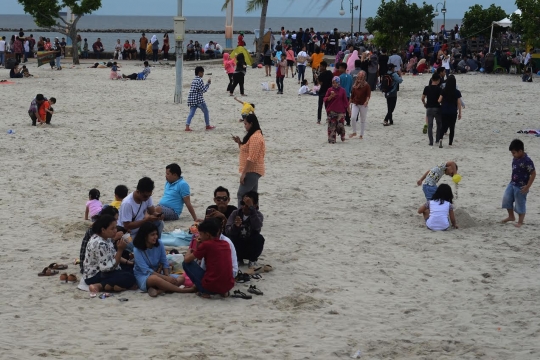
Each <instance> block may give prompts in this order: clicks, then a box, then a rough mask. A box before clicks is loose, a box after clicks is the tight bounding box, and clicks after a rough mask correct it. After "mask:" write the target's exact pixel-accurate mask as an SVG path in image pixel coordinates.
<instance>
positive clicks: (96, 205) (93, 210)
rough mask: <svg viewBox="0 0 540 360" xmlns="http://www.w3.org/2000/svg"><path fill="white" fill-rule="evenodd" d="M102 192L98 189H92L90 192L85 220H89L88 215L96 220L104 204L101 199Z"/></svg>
mask: <svg viewBox="0 0 540 360" xmlns="http://www.w3.org/2000/svg"><path fill="white" fill-rule="evenodd" d="M99 197H100V193H99V190H98V189H91V190H90V191H89V192H88V201H87V202H86V211H85V213H84V220H88V217H90V219H91V220H92V222H94V221H96V218H97V216H98V214H99V212H100V211H101V209H102V208H103V204H102V203H101V201H99Z"/></svg>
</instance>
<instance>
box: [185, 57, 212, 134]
mask: <svg viewBox="0 0 540 360" xmlns="http://www.w3.org/2000/svg"><path fill="white" fill-rule="evenodd" d="M203 76H204V68H203V67H202V66H197V67H196V68H195V79H193V81H192V82H191V88H190V89H189V94H188V100H187V102H188V106H189V115H188V118H187V121H186V131H193V130H191V129H190V127H189V125H190V124H191V119H193V116H194V115H195V111H197V108H199V109H201V110H202V112H203V114H204V122H205V123H206V130H213V129H215V128H216V127H215V126H211V125H210V115H209V114H208V107H207V106H206V102H205V101H204V96H203V95H204V93H205V92H207V91H208V88H209V87H210V83H211V82H212V80H211V79H208V82H207V83H206V85H205V84H204V82H203V79H202V77H203Z"/></svg>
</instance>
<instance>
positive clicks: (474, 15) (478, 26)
mask: <svg viewBox="0 0 540 360" xmlns="http://www.w3.org/2000/svg"><path fill="white" fill-rule="evenodd" d="M505 17H506V13H505V12H504V10H503V9H502V8H501V7H500V6H495V4H491V5H490V7H488V8H485V9H484V8H483V7H482V5H478V4H476V5H473V6H471V7H470V8H469V10H467V11H466V12H465V15H463V22H462V24H463V26H462V28H461V30H460V31H461V35H462V37H471V36H480V35H482V36H484V37H486V38H489V37H490V34H491V24H492V23H493V21H499V20H502V19H504V18H505ZM502 31H506V29H504V28H501V27H499V26H495V27H494V28H493V36H498V35H499V34H500V33H501V32H502Z"/></svg>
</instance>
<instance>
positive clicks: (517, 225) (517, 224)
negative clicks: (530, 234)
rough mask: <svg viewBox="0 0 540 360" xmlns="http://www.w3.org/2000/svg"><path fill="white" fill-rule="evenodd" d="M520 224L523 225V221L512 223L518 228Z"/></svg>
mask: <svg viewBox="0 0 540 360" xmlns="http://www.w3.org/2000/svg"><path fill="white" fill-rule="evenodd" d="M521 225H523V223H520V222H518V223H516V224H514V226H515V227H517V228H520V227H521Z"/></svg>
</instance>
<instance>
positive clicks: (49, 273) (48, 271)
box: [38, 267, 58, 276]
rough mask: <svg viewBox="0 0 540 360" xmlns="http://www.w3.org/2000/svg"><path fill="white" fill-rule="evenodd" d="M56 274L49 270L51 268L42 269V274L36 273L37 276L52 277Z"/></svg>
mask: <svg viewBox="0 0 540 360" xmlns="http://www.w3.org/2000/svg"><path fill="white" fill-rule="evenodd" d="M56 274H58V271H56V270H51V268H48V267H46V268H44V269H43V271H42V272H40V273H38V276H54V275H56Z"/></svg>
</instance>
